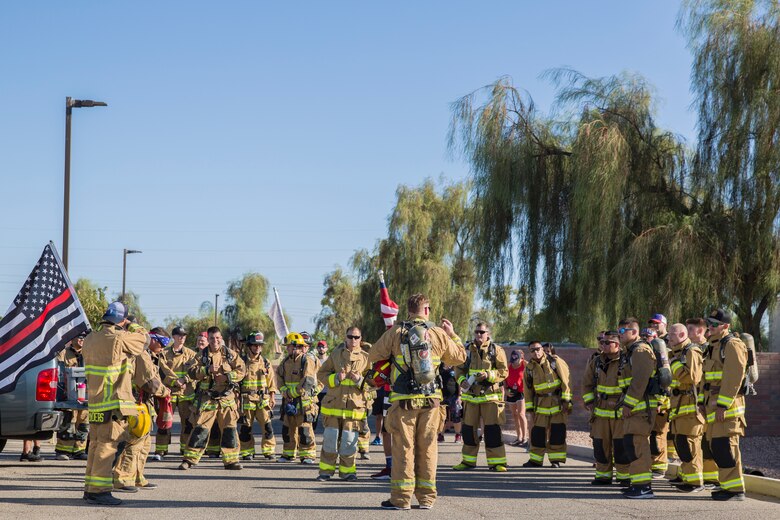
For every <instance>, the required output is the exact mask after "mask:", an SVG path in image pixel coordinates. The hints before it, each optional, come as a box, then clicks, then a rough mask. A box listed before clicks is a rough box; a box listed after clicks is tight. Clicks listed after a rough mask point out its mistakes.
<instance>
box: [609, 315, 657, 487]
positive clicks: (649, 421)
mask: <svg viewBox="0 0 780 520" xmlns="http://www.w3.org/2000/svg"><path fill="white" fill-rule="evenodd" d="M618 332H619V333H620V343H621V345H623V346H624V347H625V349H626V364H625V367H624V368H625V370H626V372H625V378H626V380H627V381H628V386H627V388H625V391H624V393H623V399H622V411H621V413H622V416H623V449H624V450H625V452H626V456H627V459H628V462H629V467H628V472H629V475H630V478H631V486H630V487H629V488H628V490H626V491H625V492H624V496H625V497H626V498H654V497H655V495H653V489H652V486H651V485H650V483H651V481H652V469H651V466H652V457H651V455H650V433H651V432H652V429H653V424H654V421H655V415H656V408H657V407H658V401H657V399H656V398H655V396H654V395H651V394H649V390H650V382H651V378H652V377H653V376H654V375H655V371H656V369H655V353H654V352H653V347H651V346H650V345H649V344H648V343H646V342H645V341H642V339H641V338H640V337H639V321H638V320H637V319H636V318H625V319H623V320H621V321H620V329H619V330H618Z"/></svg>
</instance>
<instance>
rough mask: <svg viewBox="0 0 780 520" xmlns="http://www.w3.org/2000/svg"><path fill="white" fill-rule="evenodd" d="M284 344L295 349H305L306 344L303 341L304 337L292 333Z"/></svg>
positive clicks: (287, 336) (286, 337) (285, 339)
mask: <svg viewBox="0 0 780 520" xmlns="http://www.w3.org/2000/svg"><path fill="white" fill-rule="evenodd" d="M284 344H285V345H290V346H293V347H305V346H306V342H305V341H303V336H301V335H300V334H298V333H297V332H291V333H289V334H288V335H286V336H285V337H284Z"/></svg>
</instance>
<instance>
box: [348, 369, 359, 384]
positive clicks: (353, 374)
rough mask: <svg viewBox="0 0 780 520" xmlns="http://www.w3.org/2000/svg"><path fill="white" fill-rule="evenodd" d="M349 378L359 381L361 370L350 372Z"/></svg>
mask: <svg viewBox="0 0 780 520" xmlns="http://www.w3.org/2000/svg"><path fill="white" fill-rule="evenodd" d="M349 378H350V379H351V380H353V381H354V382H356V383H357V382H358V381H360V372H354V371H353V372H350V373H349Z"/></svg>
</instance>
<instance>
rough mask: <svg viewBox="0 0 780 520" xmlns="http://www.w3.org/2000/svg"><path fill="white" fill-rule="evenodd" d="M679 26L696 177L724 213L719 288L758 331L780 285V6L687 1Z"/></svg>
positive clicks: (712, 206)
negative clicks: (694, 106)
mask: <svg viewBox="0 0 780 520" xmlns="http://www.w3.org/2000/svg"><path fill="white" fill-rule="evenodd" d="M679 25H680V27H681V28H682V29H683V30H684V31H685V32H686V34H688V36H689V44H690V48H691V50H692V52H693V54H694V57H695V60H694V65H693V75H692V77H693V90H694V92H695V93H696V95H697V102H698V113H699V133H698V138H699V139H698V147H697V155H696V161H695V163H694V168H693V174H694V178H695V181H696V183H697V184H698V185H700V186H703V187H706V190H703V192H702V193H701V194H700V198H701V200H702V205H703V206H704V207H705V208H707V209H709V210H710V211H712V212H714V213H716V214H717V215H719V217H720V220H721V222H720V227H719V228H713V231H716V232H718V233H717V234H718V238H719V241H720V245H721V248H720V254H721V262H722V271H721V272H720V276H721V279H722V281H723V282H725V283H724V284H723V285H722V287H721V288H720V290H719V294H721V295H722V297H723V299H724V300H726V301H728V302H733V304H734V308H735V311H736V313H737V315H738V316H739V318H740V321H741V322H742V324H743V326H744V328H745V329H746V330H748V331H750V332H752V333H753V334H754V335H756V334H757V333H758V331H759V329H760V324H761V320H762V318H763V316H764V314H765V313H766V311H767V310H768V309H769V308H770V307H771V306H772V305H773V304H774V303H775V302H776V299H777V294H778V291H779V290H780V240H779V234H778V230H779V228H778V224H780V222H779V221H778V211H780V146H778V145H780V142H778V140H779V139H780V91H778V85H779V84H780V6H778V3H777V2H776V1H769V0H764V1H745V0H740V1H725V0H717V1H708V2H700V1H699V2H689V3H688V4H687V6H686V10H685V11H683V14H682V16H681V17H680V23H679ZM757 337H758V336H757Z"/></svg>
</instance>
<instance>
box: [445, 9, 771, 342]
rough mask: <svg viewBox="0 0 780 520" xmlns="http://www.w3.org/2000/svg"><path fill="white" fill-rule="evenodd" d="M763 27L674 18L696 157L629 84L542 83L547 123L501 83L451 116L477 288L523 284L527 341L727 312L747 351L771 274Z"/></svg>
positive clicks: (737, 14) (628, 80) (457, 106)
mask: <svg viewBox="0 0 780 520" xmlns="http://www.w3.org/2000/svg"><path fill="white" fill-rule="evenodd" d="M729 6H730V7H731V9H730V8H729ZM776 14H777V13H776V7H775V6H774V4H771V5H770V4H769V3H768V2H767V3H765V4H763V6H762V7H757V6H756V5H755V3H753V2H736V3H735V2H725V1H724V2H697V3H695V4H691V5H689V6H688V7H687V9H686V10H685V11H683V15H682V16H681V26H682V27H684V28H685V30H686V32H687V34H689V36H690V41H691V47H692V49H693V51H694V54H695V56H696V60H695V66H694V71H693V83H694V88H695V91H696V93H697V95H698V97H699V101H700V108H699V118H700V125H699V126H700V135H699V142H698V146H697V147H696V148H695V150H690V151H689V150H687V149H686V146H685V143H684V142H683V140H682V139H681V138H679V137H678V136H676V135H674V134H673V133H671V132H669V131H665V130H663V129H661V128H659V127H658V126H657V125H656V123H655V119H654V117H653V113H654V102H653V95H652V89H651V88H650V87H649V86H648V84H647V83H646V82H645V81H644V80H643V79H642V78H641V77H639V76H637V75H629V74H621V75H617V76H612V77H607V78H598V79H591V78H586V77H584V76H582V75H580V74H578V73H576V72H574V71H571V70H558V71H554V72H552V73H550V74H549V75H548V76H549V78H550V79H551V80H552V81H553V82H554V83H555V84H556V85H557V87H558V95H557V97H556V102H555V109H554V110H553V112H552V115H543V114H541V113H539V111H538V110H537V108H536V106H535V105H534V103H533V100H532V99H531V97H530V96H529V95H528V94H526V93H524V92H522V91H521V90H519V89H517V88H515V87H514V86H513V85H512V84H511V82H510V81H509V80H508V79H501V80H499V81H497V82H496V83H495V84H493V85H490V86H488V87H486V88H484V89H480V90H478V91H475V92H473V93H471V94H470V95H467V96H465V97H463V98H462V99H460V100H458V101H457V102H455V103H454V104H453V121H452V125H451V130H450V136H449V139H450V146H451V148H452V149H453V150H455V151H456V152H460V153H462V154H463V155H464V156H465V157H466V159H467V160H468V161H469V162H470V164H471V167H472V171H473V176H474V195H475V198H476V202H477V203H476V207H477V208H478V215H477V217H476V227H475V233H474V238H475V243H476V244H479V247H480V248H482V249H485V250H488V251H493V252H494V254H492V255H480V256H477V257H476V259H477V272H478V275H479V278H480V280H481V281H483V282H484V284H485V286H486V288H487V290H491V289H492V288H499V287H502V286H503V285H504V284H505V283H507V281H512V280H514V281H515V282H516V283H518V284H519V285H527V286H528V288H529V293H530V294H531V295H533V296H534V297H532V298H531V308H532V313H533V311H535V310H539V311H540V312H538V313H536V316H535V318H534V320H533V321H532V324H531V325H532V326H531V330H534V331H535V332H544V333H546V334H550V335H554V336H555V337H558V338H560V339H564V338H571V339H575V340H579V341H583V340H585V339H586V338H588V337H591V335H592V334H593V333H594V332H595V331H596V330H597V329H599V328H602V327H604V326H605V325H607V324H610V323H615V320H616V319H617V318H618V317H619V316H621V315H625V314H637V315H639V316H640V317H641V316H648V315H650V314H651V313H653V312H659V311H660V312H664V313H666V314H668V315H670V316H671V317H672V318H673V319H684V318H686V317H689V316H701V315H702V313H703V312H705V311H706V310H707V309H709V308H711V307H713V306H715V305H729V306H731V307H733V308H734V310H735V311H736V313H737V315H738V317H739V318H740V321H741V322H742V326H743V328H744V329H745V330H747V331H749V332H751V333H753V334H754V335H756V336H757V337H760V321H761V317H762V316H763V315H764V314H765V312H766V310H767V308H768V306H769V305H771V304H772V303H773V302H774V300H775V297H776V295H777V293H778V279H777V277H778V267H780V262H778V241H777V213H778V208H779V207H780V206H778V203H779V202H780V200H779V199H778V195H779V194H778V182H777V181H778V179H777V174H778V173H777V172H778V170H777V157H776V154H777V153H780V152H776V151H775V147H774V144H775V143H774V140H775V139H776V137H775V136H776V135H777V130H778V126H777V123H778V121H777V119H776V116H777V115H778V111H780V104H778V100H777V99H775V97H776V96H777V94H776V92H775V91H774V88H775V87H774V85H776V84H777V80H778V79H780V78H776V77H775V76H776V75H777V74H780V67H778V63H777V60H778V59H780V47H778V44H780V33H779V32H778V23H777V18H776ZM773 52H774V57H772V53H773ZM537 300H539V301H541V302H542V304H541V305H542V306H543V308H542V309H534V305H535V304H536V301H537Z"/></svg>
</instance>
